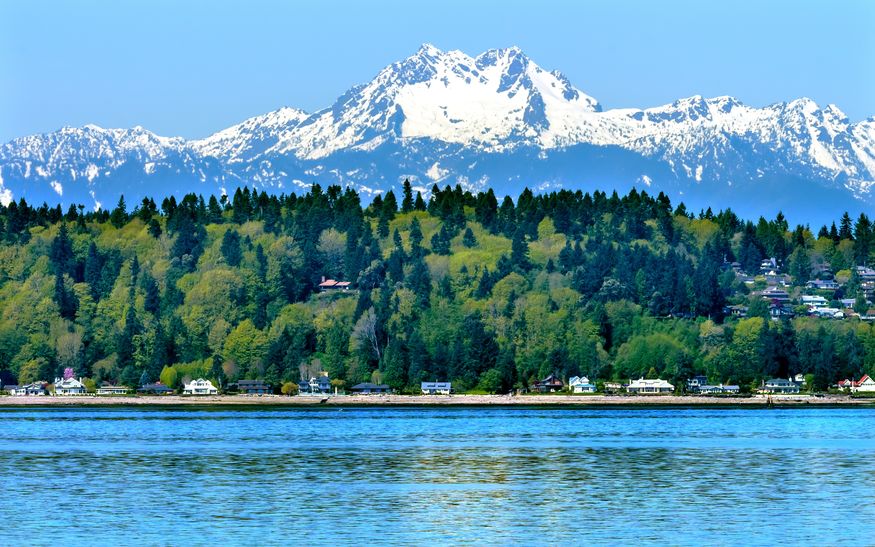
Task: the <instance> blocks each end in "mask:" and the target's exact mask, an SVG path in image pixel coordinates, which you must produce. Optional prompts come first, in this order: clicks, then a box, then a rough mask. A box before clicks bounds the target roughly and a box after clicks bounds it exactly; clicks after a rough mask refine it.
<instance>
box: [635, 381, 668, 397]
mask: <svg viewBox="0 0 875 547" xmlns="http://www.w3.org/2000/svg"><path fill="white" fill-rule="evenodd" d="M626 391H628V392H629V393H636V394H639V395H656V394H665V393H671V392H673V391H674V386H673V385H671V384H670V383H668V382H666V381H665V380H662V379H660V378H657V379H655V380H645V379H644V378H640V379H638V380H635V381H633V382H629V386H628V387H627V388H626Z"/></svg>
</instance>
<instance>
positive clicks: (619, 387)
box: [603, 382, 625, 393]
mask: <svg viewBox="0 0 875 547" xmlns="http://www.w3.org/2000/svg"><path fill="white" fill-rule="evenodd" d="M603 387H604V390H605V393H620V392H621V391H623V388H624V387H625V386H624V385H623V384H621V383H620V382H605V383H604V386H603Z"/></svg>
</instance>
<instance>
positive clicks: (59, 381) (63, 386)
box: [55, 378, 87, 395]
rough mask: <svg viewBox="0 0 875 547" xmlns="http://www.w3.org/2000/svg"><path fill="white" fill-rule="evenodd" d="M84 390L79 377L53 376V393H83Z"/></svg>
mask: <svg viewBox="0 0 875 547" xmlns="http://www.w3.org/2000/svg"><path fill="white" fill-rule="evenodd" d="M86 391H87V390H86V389H85V384H83V383H82V379H81V378H80V379H78V380H77V379H76V378H55V395H85V393H86Z"/></svg>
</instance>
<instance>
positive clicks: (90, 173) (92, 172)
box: [85, 163, 100, 184]
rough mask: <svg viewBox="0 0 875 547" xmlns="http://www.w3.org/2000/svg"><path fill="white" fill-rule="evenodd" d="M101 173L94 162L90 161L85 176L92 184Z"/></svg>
mask: <svg viewBox="0 0 875 547" xmlns="http://www.w3.org/2000/svg"><path fill="white" fill-rule="evenodd" d="M99 174H100V171H99V170H98V169H97V166H96V165H94V164H93V163H89V164H88V167H86V168H85V178H87V179H88V184H91V182H92V181H93V180H94V179H96V178H97V176H98V175H99Z"/></svg>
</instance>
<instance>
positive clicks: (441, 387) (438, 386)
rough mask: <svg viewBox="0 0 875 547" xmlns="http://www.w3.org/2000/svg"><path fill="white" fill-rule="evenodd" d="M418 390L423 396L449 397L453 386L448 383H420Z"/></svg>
mask: <svg viewBox="0 0 875 547" xmlns="http://www.w3.org/2000/svg"><path fill="white" fill-rule="evenodd" d="M420 389H422V394H423V395H449V394H450V392H451V391H452V389H453V386H452V384H451V383H450V382H422V383H421V385H420Z"/></svg>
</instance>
